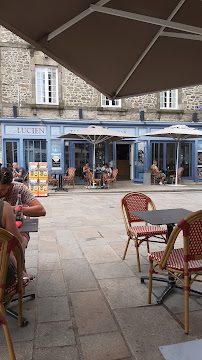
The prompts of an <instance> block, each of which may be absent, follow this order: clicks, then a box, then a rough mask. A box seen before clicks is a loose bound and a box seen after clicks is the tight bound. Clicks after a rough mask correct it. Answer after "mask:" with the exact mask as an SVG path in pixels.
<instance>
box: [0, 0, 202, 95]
mask: <svg viewBox="0 0 202 360" xmlns="http://www.w3.org/2000/svg"><path fill="white" fill-rule="evenodd" d="M0 9H1V12H0V24H1V25H3V26H4V27H6V28H7V29H9V30H11V31H13V32H14V33H16V34H17V35H19V36H20V37H22V38H23V39H24V40H26V41H27V42H29V43H30V44H32V45H33V46H34V47H35V48H36V49H38V50H41V51H43V52H44V53H45V54H47V55H48V56H50V57H52V58H53V59H54V60H56V61H57V62H58V63H60V64H62V65H63V66H65V67H66V68H68V69H69V70H70V71H72V72H73V73H75V74H76V75H78V76H79V77H81V78H82V79H84V80H85V81H87V83H89V84H91V85H92V86H93V87H95V88H96V89H98V90H99V91H100V92H101V93H103V94H104V95H106V96H107V97H109V98H116V97H117V98H122V97H127V96H134V95H138V94H145V93H151V92H155V91H161V90H166V89H174V88H179V87H185V86H191V85H197V84H201V83H202V72H201V58H202V23H201V19H202V1H201V0H172V1H168V0H152V1H151V0H133V1H132V0H124V1H123V0H100V1H98V0H76V1H67V0H58V1H57V2H55V1H54V0H49V1H47V0H44V1H41V0H35V1H29V2H28V1H26V0H21V1H16V0H7V1H2V2H1V7H0Z"/></svg>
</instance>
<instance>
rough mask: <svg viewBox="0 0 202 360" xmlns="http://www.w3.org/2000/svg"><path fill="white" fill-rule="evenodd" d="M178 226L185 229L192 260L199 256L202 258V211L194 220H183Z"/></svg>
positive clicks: (184, 233) (184, 232)
mask: <svg viewBox="0 0 202 360" xmlns="http://www.w3.org/2000/svg"><path fill="white" fill-rule="evenodd" d="M195 214H197V213H195ZM191 216H193V214H192V215H191ZM178 227H180V228H181V229H182V230H183V236H184V237H188V239H189V241H188V245H189V255H190V260H194V259H195V258H196V257H197V258H198V256H199V257H201V258H202V211H199V212H198V214H197V216H196V217H194V219H193V221H189V220H188V219H187V220H182V221H181V222H180V223H179V224H178Z"/></svg>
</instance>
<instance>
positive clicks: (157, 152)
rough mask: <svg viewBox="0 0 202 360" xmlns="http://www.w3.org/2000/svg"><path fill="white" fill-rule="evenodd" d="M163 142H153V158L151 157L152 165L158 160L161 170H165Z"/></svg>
mask: <svg viewBox="0 0 202 360" xmlns="http://www.w3.org/2000/svg"><path fill="white" fill-rule="evenodd" d="M163 145H164V144H163V143H161V142H152V143H151V146H152V158H151V165H152V163H153V161H154V160H156V161H157V163H158V164H157V166H158V169H159V170H161V171H165V169H164V163H163V156H164V147H163Z"/></svg>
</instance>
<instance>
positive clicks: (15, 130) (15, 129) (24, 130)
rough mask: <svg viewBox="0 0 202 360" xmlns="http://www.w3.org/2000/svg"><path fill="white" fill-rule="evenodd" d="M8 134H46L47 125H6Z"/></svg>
mask: <svg viewBox="0 0 202 360" xmlns="http://www.w3.org/2000/svg"><path fill="white" fill-rule="evenodd" d="M5 134H6V135H31V136H37V135H46V127H45V126H9V125H6V126H5Z"/></svg>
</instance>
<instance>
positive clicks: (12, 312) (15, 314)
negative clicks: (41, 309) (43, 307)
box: [6, 294, 35, 326]
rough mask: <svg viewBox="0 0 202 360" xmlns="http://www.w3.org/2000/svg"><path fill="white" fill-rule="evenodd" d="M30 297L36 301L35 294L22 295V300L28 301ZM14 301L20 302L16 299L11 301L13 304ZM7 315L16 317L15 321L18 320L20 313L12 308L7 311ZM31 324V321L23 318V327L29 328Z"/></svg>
mask: <svg viewBox="0 0 202 360" xmlns="http://www.w3.org/2000/svg"><path fill="white" fill-rule="evenodd" d="M28 297H31V298H32V299H35V294H24V295H22V299H26V298H28ZM14 301H18V298H14V299H12V300H11V302H14ZM6 313H7V314H8V315H10V316H12V317H14V318H15V319H18V313H17V312H16V311H14V310H13V309H11V308H8V309H6ZM28 323H29V321H28V320H27V319H26V318H24V317H22V326H27V325H28Z"/></svg>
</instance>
